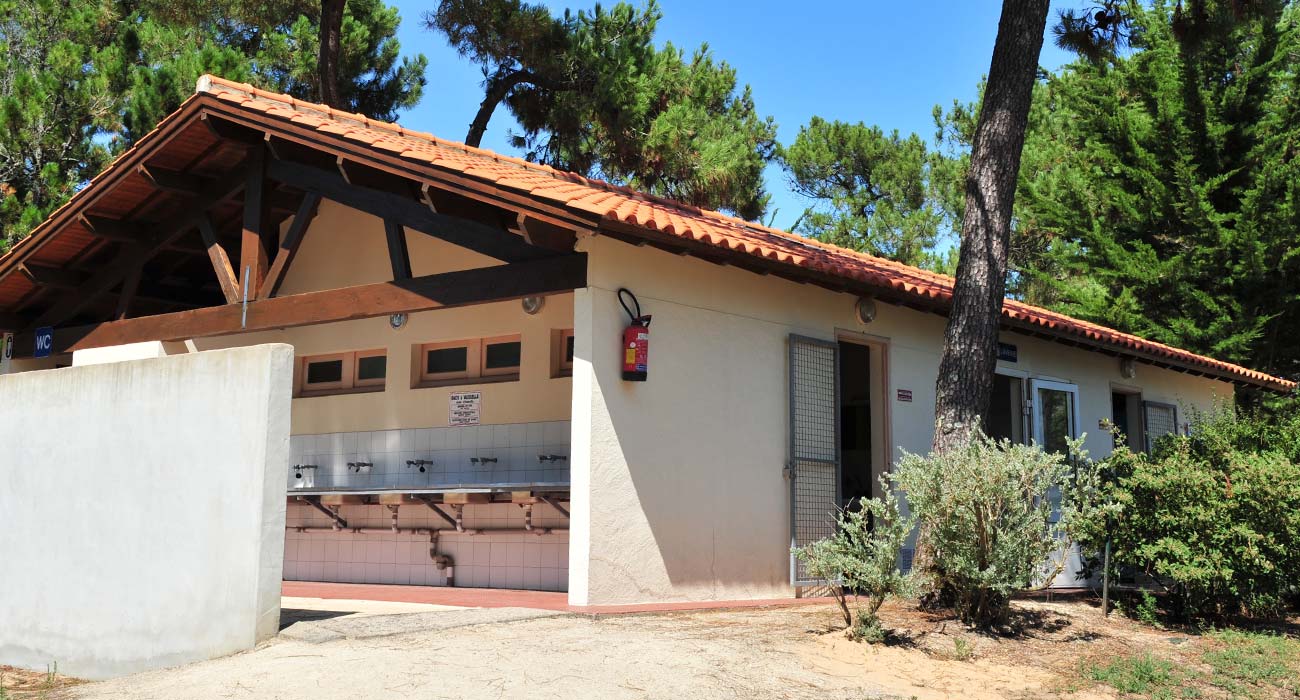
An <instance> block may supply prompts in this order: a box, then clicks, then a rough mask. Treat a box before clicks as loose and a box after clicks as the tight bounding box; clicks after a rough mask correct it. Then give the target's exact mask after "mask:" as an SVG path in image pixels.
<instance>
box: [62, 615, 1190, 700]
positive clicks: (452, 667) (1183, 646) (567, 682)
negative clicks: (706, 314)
mask: <svg viewBox="0 0 1300 700" xmlns="http://www.w3.org/2000/svg"><path fill="white" fill-rule="evenodd" d="M331 605H334V606H337V605H339V603H337V602H334V603H331V602H329V601H325V602H321V603H320V604H312V605H307V604H304V605H303V608H304V609H302V610H297V611H293V612H290V613H289V614H288V615H287V616H286V619H287V620H288V621H290V622H292V624H290V625H289V626H288V627H287V628H286V629H285V630H284V632H282V634H281V635H280V636H279V637H278V638H276V639H275V640H274V641H272V642H270V643H267V644H265V645H263V646H261V647H259V648H258V649H255V650H253V651H250V652H246V653H242V654H237V655H235V656H231V657H227V658H224V659H217V660H214V661H208V662H204V663H198V664H193V665H190V666H185V667H181V668H176V669H169V670H165V671H157V672H151V673H144V674H139V675H135V676H130V677H127V678H121V679H117V680H113V681H108V682H104V683H91V684H86V685H80V686H74V687H71V688H68V689H66V691H64V692H65V693H66V697H71V698H112V699H113V700H153V699H157V700H174V699H176V698H257V699H259V700H260V699H263V698H266V699H285V700H288V699H291V698H302V699H303V700H332V699H334V698H338V699H340V700H341V699H345V698H346V699H347V700H355V699H356V698H364V697H374V696H380V695H382V696H384V697H389V698H421V699H424V698H525V697H526V698H536V697H542V698H546V697H570V698H602V699H604V698H614V699H618V698H666V699H667V698H671V699H672V700H684V699H691V698H710V699H712V698H792V699H800V698H819V699H823V698H830V699H840V698H845V699H847V698H854V699H860V698H916V699H917V700H946V699H947V698H966V699H970V700H994V699H996V698H1016V699H1017V700H1021V699H1027V698H1071V699H1072V700H1083V699H1084V698H1090V699H1091V698H1113V697H1115V695H1114V693H1113V691H1109V690H1107V689H1105V688H1104V687H1101V686H1096V685H1094V684H1088V683H1083V684H1081V683H1080V682H1079V668H1080V664H1081V663H1082V662H1083V661H1085V660H1087V659H1097V658H1102V659H1105V658H1113V657H1115V656H1117V655H1123V654H1131V653H1135V652H1138V651H1141V652H1146V651H1150V652H1153V653H1156V654H1157V655H1160V656H1168V657H1169V658H1170V659H1172V660H1175V661H1180V660H1181V659H1182V656H1181V655H1182V654H1185V653H1186V650H1188V649H1190V648H1191V647H1193V646H1196V645H1197V644H1200V642H1198V641H1194V640H1188V639H1186V638H1183V637H1182V636H1180V635H1174V634H1171V633H1170V632H1167V631H1160V630H1156V629H1153V628H1149V627H1144V626H1141V625H1138V624H1136V623H1133V622H1131V621H1128V620H1124V619H1123V618H1118V617H1112V618H1111V619H1109V620H1102V619H1101V616H1100V614H1099V613H1098V611H1097V610H1096V608H1095V607H1093V606H1091V605H1088V604H1083V603H1042V602H1026V603H1017V611H1018V614H1017V619H1018V620H1020V621H1021V622H1022V623H1023V625H1024V627H1023V629H1021V630H1020V631H1019V632H1017V633H1014V634H1012V635H1010V636H1006V635H989V634H976V633H974V632H971V631H969V630H967V629H965V628H964V627H962V626H961V625H959V624H957V623H955V622H953V621H952V620H950V619H944V618H940V617H936V616H931V615H929V614H926V613H921V612H919V611H917V610H916V608H915V605H914V604H911V605H909V604H906V603H891V604H889V605H887V606H886V607H885V608H884V609H883V610H882V617H883V618H884V620H885V623H886V625H887V626H889V627H891V628H893V629H894V630H896V632H897V636H896V637H895V639H894V640H893V642H892V643H890V644H887V645H875V646H872V645H865V644H858V643H854V642H850V641H848V640H847V639H846V638H845V637H844V635H843V633H842V631H839V630H838V624H839V620H838V615H837V612H836V610H835V609H834V608H833V607H831V606H824V605H821V606H807V607H798V608H779V609H749V610H736V611H711V612H696V613H666V614H653V615H628V616H612V617H601V618H592V617H587V616H578V615H570V614H565V613H558V612H550V611H541V610H526V609H520V608H498V609H466V608H437V607H435V606H424V607H418V606H417V607H414V608H409V610H414V611H415V612H400V614H394V613H395V612H398V611H396V610H389V609H387V608H385V607H383V606H378V607H374V606H372V608H366V609H361V608H358V611H359V612H357V613H353V614H342V613H339V612H331V610H330V607H331ZM403 610H408V609H403ZM1187 658H1191V657H1187Z"/></svg>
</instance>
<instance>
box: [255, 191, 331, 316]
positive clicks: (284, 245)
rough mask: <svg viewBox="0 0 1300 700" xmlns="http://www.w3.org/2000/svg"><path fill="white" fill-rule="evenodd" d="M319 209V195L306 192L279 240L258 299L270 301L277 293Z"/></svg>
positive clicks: (258, 293) (259, 290)
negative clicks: (278, 245)
mask: <svg viewBox="0 0 1300 700" xmlns="http://www.w3.org/2000/svg"><path fill="white" fill-rule="evenodd" d="M319 208H320V195H319V194H317V193H315V192H308V193H307V195H306V196H305V197H303V198H302V201H301V202H300V203H299V204H298V211H297V213H295V214H294V215H293V222H292V223H290V224H289V229H288V230H287V231H285V232H284V236H283V237H281V238H280V247H279V249H278V251H277V252H276V254H275V260H274V261H273V262H272V263H271V267H270V269H269V270H267V272H266V279H264V280H262V286H261V287H259V288H258V290H257V298H258V299H270V298H271V297H273V296H275V293H276V292H277V291H279V289H280V285H281V284H282V283H283V282H284V276H285V274H286V273H287V272H288V271H289V265H290V264H291V263H292V262H293V258H294V256H296V255H297V254H298V248H299V247H301V245H302V239H303V238H304V237H305V236H306V235H307V229H308V227H310V226H311V222H312V220H313V219H314V218H315V217H316V211H317V209H319Z"/></svg>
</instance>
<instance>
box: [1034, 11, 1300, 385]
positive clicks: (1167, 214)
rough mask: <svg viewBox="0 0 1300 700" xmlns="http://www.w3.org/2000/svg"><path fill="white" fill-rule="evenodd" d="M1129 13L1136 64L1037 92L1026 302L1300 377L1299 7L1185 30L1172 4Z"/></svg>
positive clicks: (1099, 60)
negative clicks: (1299, 241) (1299, 244)
mask: <svg viewBox="0 0 1300 700" xmlns="http://www.w3.org/2000/svg"><path fill="white" fill-rule="evenodd" d="M1114 4H1115V3H1107V5H1114ZM1124 5H1125V7H1124V10H1123V11H1124V13H1125V15H1126V17H1125V18H1124V23H1125V27H1124V32H1125V33H1126V36H1125V42H1124V43H1126V44H1127V47H1128V50H1124V51H1117V50H1104V51H1099V52H1085V54H1084V59H1082V60H1080V61H1077V62H1076V63H1074V64H1071V65H1070V66H1068V67H1066V68H1064V69H1062V70H1061V71H1060V72H1059V73H1057V74H1055V75H1051V76H1048V77H1047V78H1046V79H1045V80H1044V81H1043V82H1042V83H1041V84H1040V85H1039V86H1038V89H1037V92H1036V95H1035V107H1034V112H1033V114H1032V115H1031V125H1030V129H1029V132H1028V138H1027V141H1026V144H1025V159H1024V162H1023V164H1022V170H1021V177H1020V185H1019V188H1018V192H1017V198H1016V202H1017V219H1018V229H1019V231H1020V232H1021V234H1022V236H1023V235H1028V236H1029V237H1030V238H1031V239H1032V240H1034V241H1037V242H1038V245H1037V246H1034V250H1033V251H1032V254H1031V255H1029V256H1025V257H1023V258H1022V265H1021V276H1022V277H1023V278H1024V279H1023V281H1022V282H1021V283H1019V284H1018V285H1017V286H1016V289H1017V291H1018V292H1019V293H1021V294H1023V295H1024V296H1025V297H1026V298H1027V299H1028V300H1029V301H1031V302H1034V303H1039V304H1045V305H1049V306H1051V307H1052V308H1054V309H1056V310H1059V311H1062V312H1064V313H1068V314H1070V315H1073V316H1077V317H1080V318H1084V319H1088V320H1092V321H1096V322H1099V323H1103V324H1106V325H1109V326H1112V327H1115V328H1118V329H1120V330H1124V331H1129V332H1133V333H1136V334H1138V335H1142V336H1144V337H1148V338H1151V339H1154V340H1158V341H1161V342H1166V343H1170V344H1173V345H1177V346H1180V347H1186V348H1189V349H1192V350H1195V351H1199V352H1204V353H1207V354H1210V355H1213V356H1215V357H1221V358H1223V359H1227V360H1231V361H1234V362H1239V363H1244V364H1248V365H1250V366H1252V367H1258V368H1260V369H1264V370H1266V371H1271V372H1274V373H1278V374H1294V373H1296V372H1298V371H1300V348H1298V347H1297V346H1296V345H1295V344H1294V343H1291V342H1288V341H1287V340H1285V339H1286V338H1288V337H1290V336H1292V335H1294V333H1295V332H1296V328H1297V325H1296V324H1297V321H1298V320H1300V282H1298V281H1297V280H1300V274H1298V273H1300V269H1298V267H1297V266H1300V256H1297V254H1296V248H1295V246H1294V231H1295V230H1296V226H1297V224H1298V223H1300V198H1298V197H1297V195H1298V194H1300V189H1297V187H1298V186H1297V183H1298V182H1300V170H1297V168H1300V161H1297V160H1296V158H1295V153H1296V144H1295V139H1296V134H1297V127H1298V126H1300V103H1297V101H1296V100H1295V95H1296V88H1297V86H1300V63H1298V62H1297V61H1296V60H1295V56H1296V55H1297V51H1298V50H1300V44H1298V43H1297V42H1298V40H1300V36H1298V35H1297V23H1296V19H1297V14H1296V13H1297V11H1298V9H1297V7H1295V6H1294V5H1293V4H1291V3H1286V2H1280V1H1269V2H1258V3H1249V6H1250V11H1249V12H1246V13H1238V12H1236V11H1235V10H1236V9H1239V8H1240V6H1242V3H1237V2H1234V1H1232V0H1205V2H1202V3H1198V5H1199V6H1200V7H1199V9H1198V10H1197V11H1196V12H1192V13H1186V14H1184V15H1182V16H1181V19H1180V15H1179V13H1178V12H1177V10H1176V8H1175V6H1173V5H1172V4H1170V3H1163V2H1157V3H1154V4H1153V5H1151V6H1147V5H1146V4H1145V3H1124ZM1083 29H1087V28H1086V27H1084V28H1083ZM1080 31H1082V29H1080Z"/></svg>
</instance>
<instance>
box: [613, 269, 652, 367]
mask: <svg viewBox="0 0 1300 700" xmlns="http://www.w3.org/2000/svg"><path fill="white" fill-rule="evenodd" d="M625 296H626V297H627V299H631V300H632V306H631V307H629V306H628V305H627V300H626V299H624V297H625ZM618 303H620V304H622V305H623V310H624V311H626V312H627V315H628V317H629V318H631V319H632V323H631V325H629V326H628V327H627V328H626V329H624V330H623V380H624V381H628V382H644V381H645V379H646V374H647V373H648V370H649V365H650V359H649V357H650V316H649V315H645V316H642V315H641V302H639V301H637V300H636V295H635V294H633V293H632V292H630V291H628V290H626V289H620V290H618ZM633 308H635V309H636V313H633V312H632V309H633Z"/></svg>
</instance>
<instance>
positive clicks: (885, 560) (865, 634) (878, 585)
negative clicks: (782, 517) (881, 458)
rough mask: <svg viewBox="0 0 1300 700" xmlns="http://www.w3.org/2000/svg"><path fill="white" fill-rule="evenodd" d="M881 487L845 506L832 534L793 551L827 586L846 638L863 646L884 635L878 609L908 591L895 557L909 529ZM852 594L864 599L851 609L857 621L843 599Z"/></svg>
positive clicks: (907, 521) (887, 490) (908, 521)
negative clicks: (875, 493) (879, 491)
mask: <svg viewBox="0 0 1300 700" xmlns="http://www.w3.org/2000/svg"><path fill="white" fill-rule="evenodd" d="M880 483H881V487H882V491H883V494H884V495H883V496H882V497H881V498H873V499H870V500H860V501H858V507H857V508H853V507H852V504H850V507H849V508H847V509H844V510H841V511H840V512H839V513H838V514H837V515H836V520H837V524H838V528H837V529H836V533H835V534H834V535H832V536H831V537H827V538H826V539H823V540H818V541H817V542H813V543H812V544H810V545H808V546H806V547H802V548H796V549H795V550H794V554H795V556H797V557H799V559H800V560H802V561H803V562H804V563H805V564H806V565H807V567H808V573H809V574H810V575H811V576H813V577H814V578H820V579H825V580H827V581H829V582H831V584H832V585H831V592H832V594H833V595H834V596H835V600H836V602H838V603H839V606H840V611H841V612H842V613H843V615H844V624H845V626H846V627H848V628H849V636H850V637H851V638H853V639H856V640H863V641H868V642H879V641H884V638H885V630H884V628H883V627H882V626H881V625H880V620H879V618H878V617H877V616H876V613H877V611H879V610H880V606H881V605H882V604H884V602H885V600H886V599H887V598H889V597H890V596H896V595H904V594H905V593H906V591H907V588H908V581H907V579H906V577H904V576H903V574H902V572H900V571H899V570H898V555H899V552H900V551H902V548H903V545H904V544H905V543H906V542H907V537H908V535H909V534H910V533H911V531H912V524H913V523H912V519H911V518H907V517H904V516H903V514H902V513H901V512H900V509H899V507H898V497H897V496H896V495H895V494H894V492H893V489H891V488H890V486H889V483H888V482H887V481H885V480H884V479H881V482H880ZM851 592H853V593H857V594H858V595H860V596H862V597H863V598H865V599H866V605H865V606H862V605H858V606H856V619H855V615H854V614H853V612H851V611H850V609H849V605H848V600H847V597H846V596H847V594H848V593H851Z"/></svg>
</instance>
